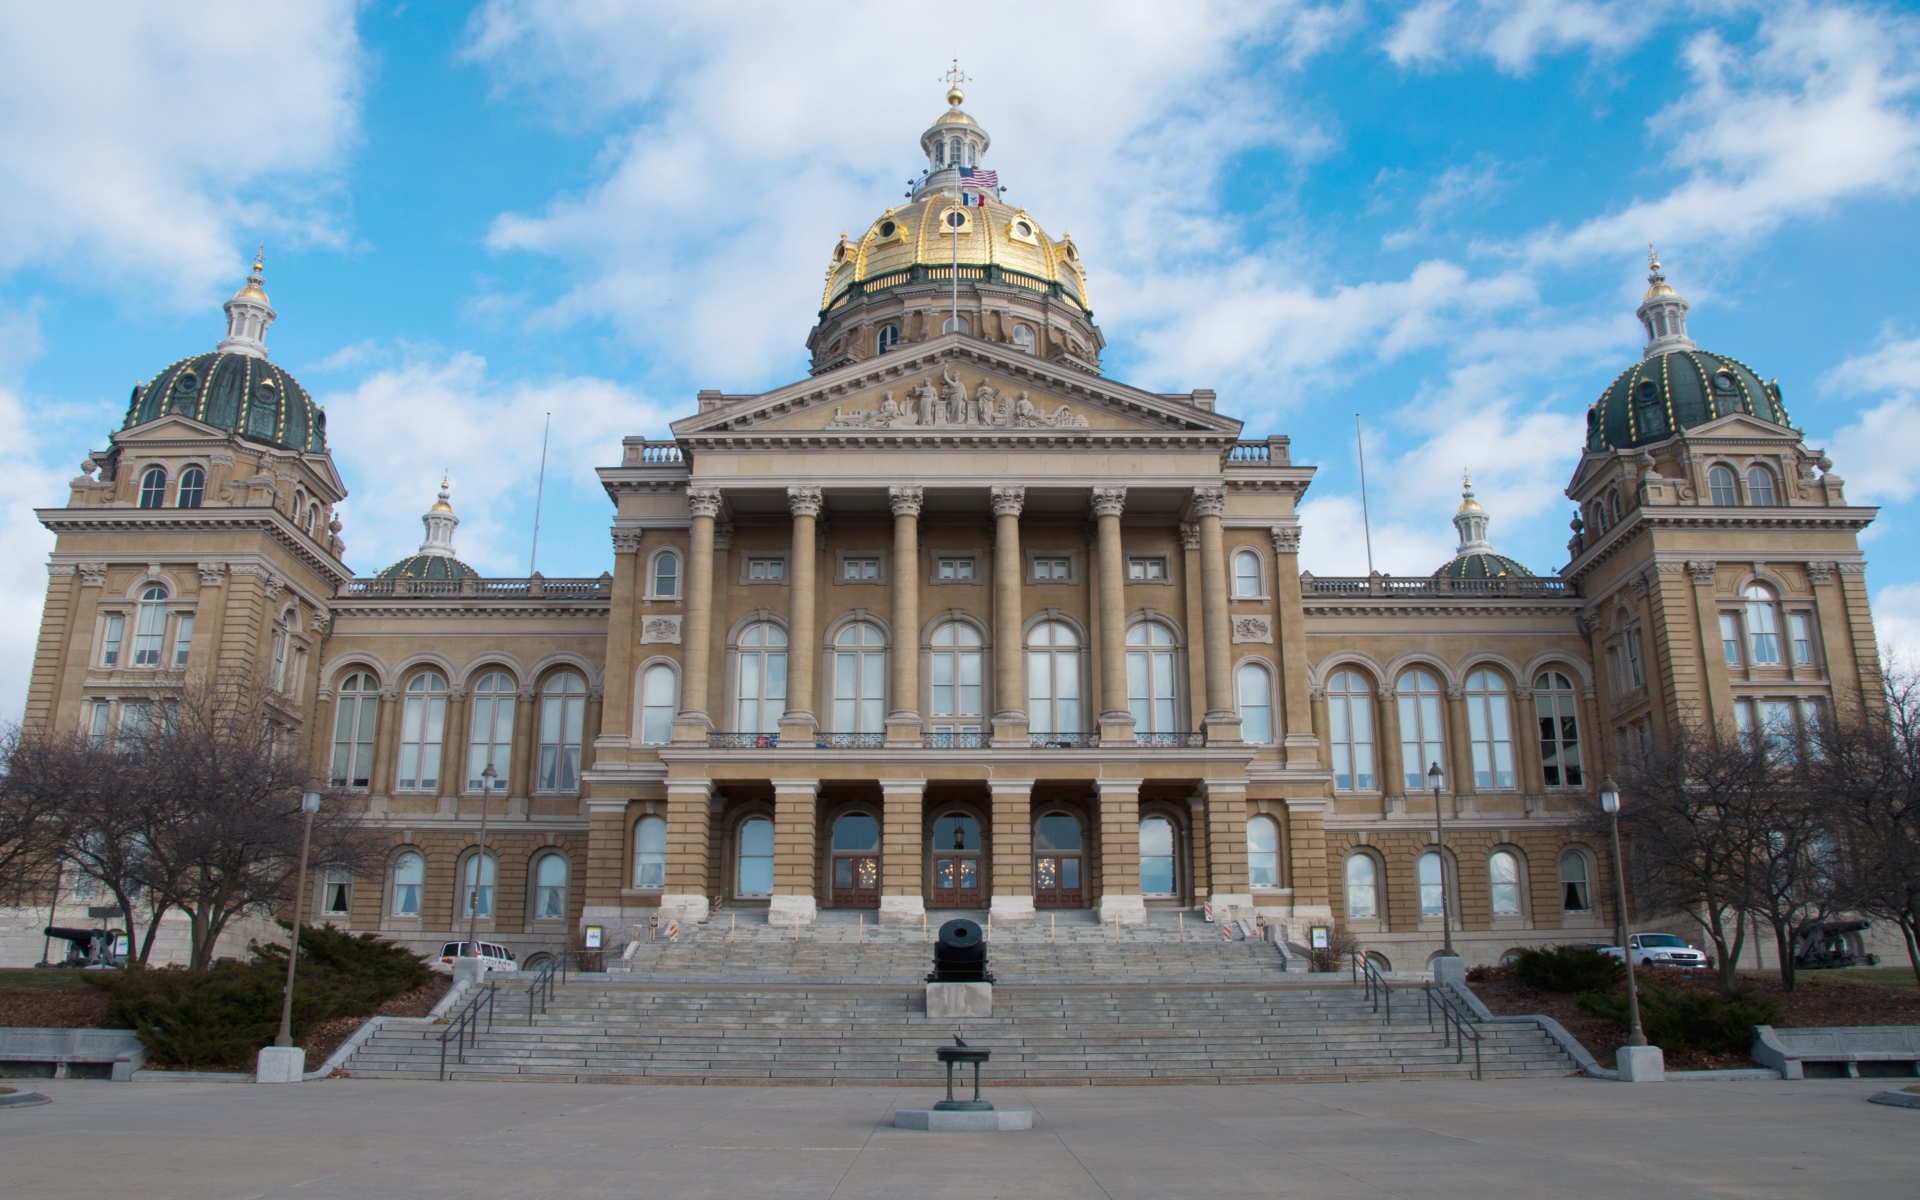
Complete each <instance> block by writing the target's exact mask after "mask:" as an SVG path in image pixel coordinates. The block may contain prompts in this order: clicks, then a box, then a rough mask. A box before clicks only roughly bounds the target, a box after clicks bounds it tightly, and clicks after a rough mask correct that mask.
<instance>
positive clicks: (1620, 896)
mask: <svg viewBox="0 0 1920 1200" xmlns="http://www.w3.org/2000/svg"><path fill="white" fill-rule="evenodd" d="M1600 808H1601V810H1602V811H1604V812H1605V813H1606V814H1607V827H1608V829H1609V830H1610V831H1611V832H1612V834H1613V889H1614V890H1613V902H1614V905H1615V907H1616V908H1617V910H1618V911H1619V915H1620V954H1621V957H1623V958H1625V959H1626V960H1627V1045H1629V1046H1644V1045H1646V1044H1647V1034H1646V1031H1645V1030H1643V1029H1641V1028H1640V989H1639V987H1638V985H1637V984H1636V983H1635V982H1634V978H1633V928H1632V926H1631V924H1630V923H1629V922H1628V920H1627V871H1626V860H1625V859H1624V858H1622V857H1621V856H1620V789H1619V787H1618V786H1617V785H1615V783H1614V782H1613V776H1611V775H1608V776H1606V777H1604V778H1602V779H1601V780H1600Z"/></svg>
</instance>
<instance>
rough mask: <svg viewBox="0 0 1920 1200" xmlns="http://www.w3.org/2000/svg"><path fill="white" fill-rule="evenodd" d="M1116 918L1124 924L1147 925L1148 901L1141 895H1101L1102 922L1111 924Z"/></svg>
mask: <svg viewBox="0 0 1920 1200" xmlns="http://www.w3.org/2000/svg"><path fill="white" fill-rule="evenodd" d="M1116 918H1118V920H1119V922H1120V923H1121V924H1122V925H1145V924H1146V923H1147V902H1146V901H1145V900H1144V899H1142V898H1141V897H1139V896H1128V895H1118V896H1102V897H1100V923H1101V924H1102V925H1111V924H1113V922H1114V920H1115V919H1116Z"/></svg>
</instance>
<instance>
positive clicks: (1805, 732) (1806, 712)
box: [1800, 700, 1827, 759]
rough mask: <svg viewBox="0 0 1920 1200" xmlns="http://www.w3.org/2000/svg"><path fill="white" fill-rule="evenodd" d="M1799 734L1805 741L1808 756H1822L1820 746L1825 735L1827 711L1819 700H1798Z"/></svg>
mask: <svg viewBox="0 0 1920 1200" xmlns="http://www.w3.org/2000/svg"><path fill="white" fill-rule="evenodd" d="M1800 736H1801V737H1802V738H1803V739H1805V741H1806V745H1807V755H1808V757H1810V758H1814V759H1819V758H1822V757H1824V755H1823V754H1822V753H1821V746H1822V744H1823V743H1824V742H1825V740H1826V737H1827V711H1826V708H1825V707H1824V706H1823V705H1822V704H1821V703H1820V701H1818V700H1802V701H1801V702H1800Z"/></svg>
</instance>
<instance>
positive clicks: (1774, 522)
mask: <svg viewBox="0 0 1920 1200" xmlns="http://www.w3.org/2000/svg"><path fill="white" fill-rule="evenodd" d="M1879 515H1880V509H1879V508H1878V507H1877V506H1876V507H1871V508H1869V507H1862V506H1857V505H1849V506H1848V507H1846V508H1828V507H1826V506H1825V505H1816V504H1805V505H1800V504H1792V505H1780V506H1778V507H1765V508H1759V507H1756V508H1748V507H1744V506H1743V507H1731V506H1719V505H1712V504H1703V505H1684V506H1675V507H1672V508H1668V507H1664V506H1659V507H1649V506H1646V505H1642V506H1640V507H1638V508H1636V509H1634V511H1633V515H1632V516H1630V517H1628V518H1627V519H1626V520H1624V521H1622V522H1621V523H1620V524H1618V525H1616V526H1614V527H1613V528H1612V529H1610V530H1608V531H1607V534H1606V536H1604V537H1602V538H1601V539H1600V541H1599V543H1598V544H1596V545H1593V546H1589V547H1588V548H1587V549H1586V550H1584V551H1582V552H1581V554H1580V556H1579V557H1578V558H1575V559H1574V560H1573V561H1572V562H1570V563H1568V564H1567V565H1566V566H1564V567H1562V568H1560V576H1561V578H1563V579H1567V580H1570V581H1577V580H1579V579H1580V578H1581V577H1582V576H1584V575H1586V574H1588V573H1590V572H1592V571H1593V570H1594V569H1595V568H1596V567H1598V566H1599V565H1600V564H1601V563H1604V562H1606V561H1607V560H1609V559H1611V558H1613V557H1614V556H1615V555H1617V554H1619V553H1620V552H1621V550H1622V549H1624V548H1625V547H1626V545H1627V543H1628V542H1630V541H1632V540H1633V537H1634V535H1635V534H1637V533H1639V532H1641V531H1643V530H1651V531H1660V530H1745V529H1761V530H1783V531H1784V530H1791V531H1795V532H1808V531H1833V532H1842V533H1852V534H1855V535H1856V536H1857V535H1858V534H1859V532H1860V531H1861V530H1863V529H1865V528H1866V527H1867V526H1868V525H1871V524H1872V523H1873V522H1874V520H1875V518H1877V517H1878V516H1879ZM1690 556H1691V557H1699V554H1698V552H1697V551H1689V552H1688V553H1687V554H1684V555H1680V556H1679V557H1682V558H1685V557H1690ZM1748 557H1753V556H1751V555H1749V556H1748ZM1759 557H1762V558H1768V557H1774V556H1773V555H1769V554H1764V553H1763V554H1760V555H1759Z"/></svg>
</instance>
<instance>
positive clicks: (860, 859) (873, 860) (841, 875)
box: [833, 854, 880, 908]
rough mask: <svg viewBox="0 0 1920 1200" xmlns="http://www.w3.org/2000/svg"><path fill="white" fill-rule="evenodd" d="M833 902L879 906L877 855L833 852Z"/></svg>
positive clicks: (844, 906)
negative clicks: (834, 853)
mask: <svg viewBox="0 0 1920 1200" xmlns="http://www.w3.org/2000/svg"><path fill="white" fill-rule="evenodd" d="M833 906H834V907H835V908H879V907H880V858H879V856H878V855H873V854H836V855H834V856H833Z"/></svg>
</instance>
